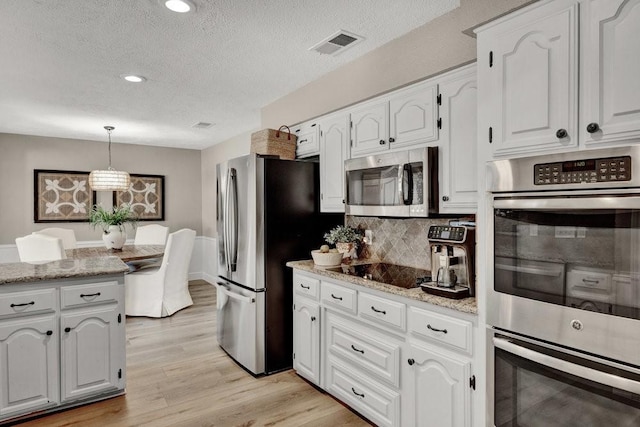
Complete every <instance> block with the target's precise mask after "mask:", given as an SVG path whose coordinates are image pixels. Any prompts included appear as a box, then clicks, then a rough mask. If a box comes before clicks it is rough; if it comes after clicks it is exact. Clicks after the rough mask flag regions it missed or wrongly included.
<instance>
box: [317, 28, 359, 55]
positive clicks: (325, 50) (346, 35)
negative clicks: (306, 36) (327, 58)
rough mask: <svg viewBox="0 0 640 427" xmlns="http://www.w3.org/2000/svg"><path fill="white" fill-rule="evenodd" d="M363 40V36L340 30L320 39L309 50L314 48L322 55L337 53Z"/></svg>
mask: <svg viewBox="0 0 640 427" xmlns="http://www.w3.org/2000/svg"><path fill="white" fill-rule="evenodd" d="M362 40H363V37H360V36H358V35H355V34H353V33H350V32H348V31H344V30H340V31H338V32H337V33H335V34H332V35H331V36H329V37H327V38H326V39H324V40H322V41H321V42H320V43H318V44H316V45H314V46H312V47H310V48H309V50H314V51H316V52H318V53H321V54H323V55H334V56H335V55H338V54H340V53H342V52H344V51H345V50H346V49H347V48H349V47H352V46H355V45H357V44H358V43H360V42H361V41H362Z"/></svg>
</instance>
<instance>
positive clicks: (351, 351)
mask: <svg viewBox="0 0 640 427" xmlns="http://www.w3.org/2000/svg"><path fill="white" fill-rule="evenodd" d="M326 316H327V317H326V322H325V331H326V332H325V333H326V340H325V342H326V345H327V350H328V351H329V352H331V353H333V354H334V355H336V356H338V357H340V358H341V359H343V360H346V361H348V362H350V363H352V364H354V365H355V366H357V367H359V368H361V369H363V370H365V371H367V372H369V373H371V374H373V375H375V376H377V377H378V378H379V379H381V380H383V381H386V382H388V383H389V384H390V385H393V386H395V387H399V386H400V379H399V378H400V344H399V343H397V342H394V341H393V340H392V339H390V337H389V336H385V335H383V334H377V333H375V332H374V331H372V330H371V329H372V328H371V327H369V326H363V325H359V324H357V323H355V322H351V321H349V320H348V319H344V318H343V317H342V316H339V315H337V314H334V313H331V312H327V314H326Z"/></svg>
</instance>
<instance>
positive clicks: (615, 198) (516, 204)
mask: <svg viewBox="0 0 640 427" xmlns="http://www.w3.org/2000/svg"><path fill="white" fill-rule="evenodd" d="M577 202H579V203H580V206H589V209H640V197H638V196H630V195H623V194H620V195H616V194H610V195H603V196H597V197H580V198H568V197H554V198H551V197H550V198H548V199H538V198H521V199H518V198H510V199H495V200H494V201H493V207H494V208H495V209H532V210H535V209H578V208H576V207H575V206H576V203H577Z"/></svg>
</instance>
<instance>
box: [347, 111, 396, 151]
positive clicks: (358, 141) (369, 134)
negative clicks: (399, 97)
mask: <svg viewBox="0 0 640 427" xmlns="http://www.w3.org/2000/svg"><path fill="white" fill-rule="evenodd" d="M388 149H389V101H387V100H386V99H384V100H379V101H375V102H370V103H366V104H364V105H362V106H361V107H359V108H357V109H355V110H351V157H358V156H364V155H369V154H374V153H379V152H383V151H386V150H388Z"/></svg>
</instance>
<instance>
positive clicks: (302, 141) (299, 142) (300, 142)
mask: <svg viewBox="0 0 640 427" xmlns="http://www.w3.org/2000/svg"><path fill="white" fill-rule="evenodd" d="M305 142H307V140H306V139H301V140H300V141H298V144H302V143H305Z"/></svg>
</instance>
